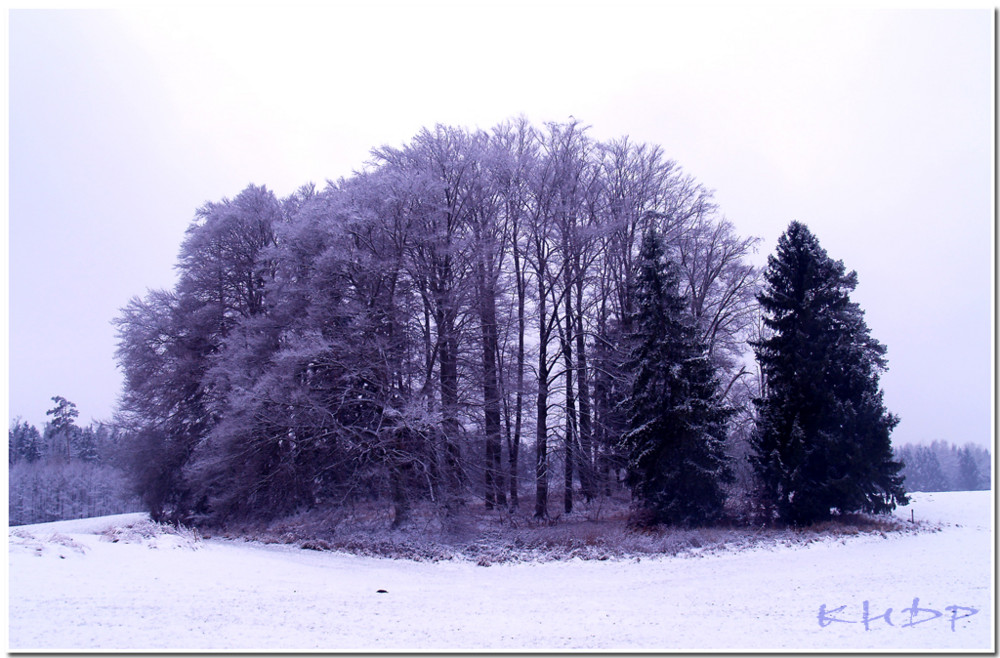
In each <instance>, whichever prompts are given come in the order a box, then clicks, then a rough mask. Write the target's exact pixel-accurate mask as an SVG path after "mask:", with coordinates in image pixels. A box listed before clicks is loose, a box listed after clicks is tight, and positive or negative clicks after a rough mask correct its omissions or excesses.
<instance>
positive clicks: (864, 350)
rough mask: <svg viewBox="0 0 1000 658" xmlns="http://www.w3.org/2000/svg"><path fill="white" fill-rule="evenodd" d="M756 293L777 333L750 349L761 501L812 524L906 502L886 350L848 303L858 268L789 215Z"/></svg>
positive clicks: (767, 322) (786, 517)
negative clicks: (888, 400) (895, 453)
mask: <svg viewBox="0 0 1000 658" xmlns="http://www.w3.org/2000/svg"><path fill="white" fill-rule="evenodd" d="M764 277H765V282H766V285H765V289H764V291H763V292H762V293H761V294H760V295H759V296H758V301H759V302H760V305H761V308H762V310H763V312H764V323H765V325H766V326H767V328H768V329H769V330H770V332H771V335H770V337H768V338H765V339H763V340H761V341H759V342H757V343H754V349H755V352H756V355H757V361H758V362H759V364H760V366H761V370H762V372H763V374H764V377H765V389H764V391H763V393H762V396H761V397H760V398H759V399H757V400H755V405H756V407H757V412H758V419H757V426H756V428H755V432H754V436H753V439H752V442H753V447H754V455H753V457H752V461H753V464H754V467H755V471H756V473H757V476H758V477H759V479H760V482H761V485H762V491H761V494H762V499H763V500H764V501H765V502H766V503H768V504H769V505H773V506H774V508H775V511H776V512H777V513H778V516H779V518H781V519H782V520H783V521H786V522H790V523H793V524H806V523H810V522H813V521H817V520H821V519H825V518H828V517H830V515H831V509H837V510H839V511H840V512H855V511H866V512H887V511H889V510H892V509H894V508H895V506H896V504H897V503H898V504H902V505H905V504H906V503H907V502H908V499H907V497H906V493H905V491H904V490H903V486H902V480H903V479H902V477H901V476H900V475H899V470H900V468H901V465H900V464H899V463H898V462H895V461H893V459H892V450H891V447H890V440H889V435H890V433H891V432H892V430H893V428H894V427H895V426H896V424H897V423H898V422H899V419H898V418H897V417H896V416H894V415H893V414H891V413H889V412H888V411H887V410H886V408H885V406H884V404H883V401H882V391H881V390H880V389H879V375H880V374H881V373H882V372H884V371H885V369H886V360H885V353H886V348H885V346H884V345H882V344H880V343H879V342H878V341H876V340H875V339H873V338H872V337H871V336H870V334H869V330H868V327H867V325H866V324H865V322H864V313H863V311H862V310H861V309H860V307H858V305H857V304H856V303H854V302H852V301H851V300H850V293H851V292H852V291H853V290H854V288H855V287H856V286H857V274H856V273H855V272H850V273H847V272H845V269H844V264H843V262H841V261H834V260H833V259H831V258H830V257H829V256H828V255H827V253H826V251H825V250H824V249H823V248H822V247H820V245H819V241H818V240H817V239H816V237H815V236H813V234H812V233H811V232H810V231H809V229H808V228H807V227H806V226H805V225H803V224H801V223H799V222H792V223H791V224H790V225H789V227H788V229H787V231H786V232H785V234H784V235H782V236H781V238H780V239H779V240H778V250H777V255H776V256H770V257H769V258H768V267H767V271H766V272H765V275H764Z"/></svg>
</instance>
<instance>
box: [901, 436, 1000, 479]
mask: <svg viewBox="0 0 1000 658" xmlns="http://www.w3.org/2000/svg"><path fill="white" fill-rule="evenodd" d="M895 455H896V460H897V461H902V462H903V475H904V476H905V477H906V488H907V490H908V491H985V490H988V489H990V485H991V480H990V464H991V461H990V451H989V450H987V449H986V448H983V447H981V446H977V445H973V444H971V443H967V444H965V445H964V446H962V447H961V448H960V447H958V446H957V445H955V444H952V443H948V442H946V441H934V442H933V443H931V444H930V445H929V446H926V445H915V444H911V443H907V444H904V445H902V446H900V447H898V448H896V449H895Z"/></svg>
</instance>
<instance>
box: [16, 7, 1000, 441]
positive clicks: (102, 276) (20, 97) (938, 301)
mask: <svg viewBox="0 0 1000 658" xmlns="http://www.w3.org/2000/svg"><path fill="white" fill-rule="evenodd" d="M993 21H994V17H993V13H992V11H991V10H989V9H981V10H971V11H955V10H882V11H877V10H873V11H869V10H861V9H859V8H845V9H836V8H830V9H827V10H824V11H820V10H817V9H812V8H808V9H801V10H794V9H789V8H761V7H746V8H742V7H740V6H738V5H737V6H727V7H725V8H723V9H719V8H716V9H711V10H697V9H692V8H683V9H681V8H678V7H675V6H673V5H669V4H667V3H658V2H647V3H632V4H630V3H627V2H614V3H612V2H591V3H586V2H560V3H553V2H550V3H545V2H530V3H528V2H525V3H519V2H498V3H489V2H477V3H471V2H462V3H459V2H452V3H449V2H437V3H423V2H421V3H417V2H412V3H406V4H403V3H377V2H365V3H363V4H360V3H359V4H347V3H341V4H334V5H332V8H327V9H325V10H323V11H320V10H318V9H307V8H301V9H295V10H288V9H280V10H278V9H274V10H268V9H260V8H258V9H244V8H239V9H237V8H219V9H211V10H210V9H204V10H203V9H190V8H187V9H181V10H172V11H168V10H162V11H139V10H128V11H116V12H104V11H102V12H95V11H25V10H21V11H13V12H12V13H11V15H10V22H9V28H10V33H9V39H10V51H9V52H10V60H9V64H10V69H9V71H10V73H9V118H10V141H9V149H10V165H9V166H10V190H9V193H10V205H9V250H10V254H9V258H10V261H9V262H10V267H9V277H10V280H9V283H10V288H9V290H10V295H9V318H10V322H9V332H10V334H9V350H10V359H9V364H10V365H9V368H10V370H9V391H10V395H9V404H10V408H9V412H10V417H12V418H13V417H17V416H20V417H23V418H24V419H25V420H27V421H29V422H31V423H33V424H36V425H38V426H39V428H41V426H42V425H43V424H44V422H45V421H46V416H45V411H46V410H47V409H49V408H51V407H52V406H53V405H52V402H51V400H50V398H51V397H52V396H54V395H62V396H64V397H66V398H68V399H70V400H72V401H73V402H75V403H76V404H77V405H78V407H79V410H80V419H79V420H80V422H81V424H86V423H88V422H90V421H91V420H100V419H107V418H109V417H110V416H111V414H112V412H113V409H114V406H115V404H116V400H117V397H118V395H119V393H120V390H121V375H120V372H119V371H118V369H117V368H116V365H115V362H114V350H115V343H116V337H115V332H114V329H113V327H112V325H111V321H112V319H113V318H114V317H115V316H116V315H117V314H118V310H119V309H120V308H121V307H122V306H124V305H125V304H126V303H127V302H128V300H129V298H130V297H132V296H134V295H143V294H145V292H146V290H147V289H155V288H164V287H170V286H172V285H173V283H174V281H175V272H174V270H173V264H174V262H175V260H176V256H177V252H178V249H179V246H180V243H181V240H182V237H183V233H184V229H185V228H186V227H187V225H188V223H189V222H190V221H191V219H192V218H193V216H194V212H195V210H196V208H197V207H199V206H201V205H202V204H203V203H204V202H206V201H209V200H216V201H217V200H220V199H221V198H223V197H230V198H231V197H233V196H235V195H236V194H238V193H239V192H240V190H242V189H243V188H244V187H246V185H247V184H249V183H255V184H263V185H267V186H268V187H269V188H271V189H272V190H274V191H275V192H276V193H277V194H278V195H279V196H284V195H287V194H289V193H291V192H292V191H294V190H295V189H296V188H297V187H299V186H300V185H302V184H304V183H307V182H310V181H312V182H316V183H318V184H322V183H323V182H324V181H325V180H327V179H336V178H339V177H341V176H346V175H350V173H351V172H352V170H355V169H358V168H360V167H362V166H363V165H364V163H365V161H366V160H367V158H368V152H369V150H370V149H371V148H373V147H376V146H380V145H383V144H391V145H399V144H401V143H402V142H404V141H407V140H408V139H409V138H410V137H412V136H413V135H414V134H415V133H416V132H417V131H418V130H419V129H420V128H421V127H423V126H432V125H433V124H435V123H446V124H453V125H459V126H465V127H469V128H476V127H479V128H484V129H487V128H490V127H492V126H493V125H494V124H496V123H498V122H500V121H502V120H504V119H508V118H512V117H515V116H517V115H519V114H524V115H525V116H526V117H528V118H529V119H530V120H531V121H532V122H533V123H535V124H536V125H540V124H541V123H542V122H543V121H547V120H555V121H565V120H567V119H568V118H569V116H570V115H573V116H575V117H576V118H577V119H579V120H581V121H582V122H584V123H586V124H589V125H590V126H592V128H591V134H592V135H593V136H594V137H595V138H598V139H605V138H614V137H620V136H622V135H626V134H627V135H630V136H631V138H632V139H633V140H635V141H640V142H651V143H656V144H660V145H662V146H663V148H664V149H665V151H666V153H667V154H668V156H669V157H671V158H673V159H674V160H676V161H677V162H678V163H679V164H680V165H681V166H682V167H683V168H684V169H685V170H686V171H687V172H688V173H689V174H691V175H693V176H694V177H695V178H697V179H698V181H700V182H701V183H702V184H704V185H705V186H706V187H709V188H711V189H714V190H715V191H716V200H717V201H718V203H719V204H720V206H721V209H722V212H723V213H724V214H725V215H726V217H728V218H729V219H730V220H731V221H732V222H733V223H734V224H735V226H736V227H737V228H738V230H739V231H740V232H741V233H743V234H746V235H756V236H759V237H761V238H762V239H763V243H762V248H761V253H760V254H759V258H758V261H759V262H760V263H761V264H763V262H764V260H765V259H766V256H767V254H768V253H770V252H772V251H773V250H774V247H775V244H776V242H777V239H778V236H779V235H780V234H781V232H782V231H783V230H784V229H785V228H786V227H787V225H788V223H789V222H790V221H792V220H799V221H802V222H804V223H806V224H807V225H808V226H809V227H810V228H811V229H812V231H813V232H814V233H815V234H816V235H817V237H818V238H819V240H820V243H821V244H822V245H823V246H824V247H825V248H826V249H827V251H828V253H829V254H830V255H831V256H833V257H834V258H837V259H842V260H843V261H844V263H845V264H846V265H847V267H848V269H854V270H856V271H857V272H858V276H859V280H860V284H859V286H858V288H857V291H856V293H855V295H854V299H855V301H857V302H859V303H860V304H861V306H862V308H863V309H865V311H866V314H867V319H868V325H869V327H870V328H871V330H872V334H873V335H874V336H875V337H876V338H877V339H878V340H880V341H881V342H883V343H885V344H886V345H887V346H888V349H889V353H888V358H889V366H890V370H889V372H888V373H886V374H885V375H884V376H883V378H882V385H883V388H884V389H885V396H886V402H887V406H888V407H889V409H890V410H891V411H893V412H894V413H897V414H899V415H900V416H901V418H902V422H901V423H900V425H899V427H898V428H897V429H896V431H895V433H894V436H893V440H894V442H895V443H896V444H900V443H906V442H929V441H931V440H934V439H945V440H948V441H953V442H956V443H960V444H961V443H965V442H968V441H972V442H975V443H977V444H980V445H988V444H989V442H990V433H991V424H990V417H991V400H992V393H991V384H992V370H991V368H992V362H993V359H992V337H991V319H992V317H993V315H992V300H993V291H992V282H993V261H992V259H993V249H992V245H993V226H994V214H993V213H994V209H993V206H992V199H993V177H994V169H993V161H994V160H993V145H994V135H993V112H994V108H993V104H992V103H993V102H992V99H993V81H994V68H993V61H994V51H993V40H994V34H993Z"/></svg>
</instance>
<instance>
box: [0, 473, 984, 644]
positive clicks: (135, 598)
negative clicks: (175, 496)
mask: <svg viewBox="0 0 1000 658" xmlns="http://www.w3.org/2000/svg"><path fill="white" fill-rule="evenodd" d="M914 498H915V500H914V502H913V503H912V504H911V506H910V507H907V508H901V509H900V510H899V512H898V513H899V515H900V516H903V517H905V518H907V519H909V518H910V509H913V510H914V511H915V516H916V518H917V519H918V520H921V519H922V520H924V521H927V522H930V523H931V524H934V523H940V524H941V525H940V530H939V531H937V532H934V531H927V532H921V533H917V534H889V535H887V537H886V538H882V537H879V536H878V535H874V536H858V537H847V538H843V537H842V538H837V539H830V540H827V541H822V542H814V543H811V544H807V545H796V546H778V547H775V546H771V547H758V548H754V549H749V550H743V551H738V552H729V553H721V554H705V555H701V556H699V555H694V556H684V557H663V558H656V559H647V558H643V559H642V560H641V561H638V562H637V561H635V560H631V561H606V562H599V561H586V562H585V561H581V560H570V561H566V562H546V563H512V564H498V565H494V566H490V567H480V566H476V565H475V564H474V563H472V562H469V561H448V562H438V563H428V562H410V561H394V560H388V559H383V558H368V557H355V556H350V555H344V554H339V553H330V552H316V551H307V550H301V549H298V548H294V547H291V546H283V545H281V546H279V545H262V544H255V543H244V542H234V541H222V540H197V539H196V538H194V537H193V536H192V535H185V534H181V535H171V534H158V535H157V534H155V533H149V532H147V533H145V534H146V535H147V536H143V532H142V524H140V526H139V527H138V528H137V529H135V530H132V531H119V532H118V533H117V539H118V541H116V542H112V541H111V540H110V539H111V538H110V537H109V536H108V533H105V534H104V535H102V534H101V533H102V531H105V530H106V529H107V528H109V527H118V528H122V527H124V526H126V525H127V524H129V523H130V522H135V521H136V520H138V519H140V518H142V517H141V515H123V516H120V517H105V518H103V519H89V520H88V519H85V520H80V521H68V522H58V523H48V524H40V525H35V526H21V527H19V528H12V529H11V530H10V549H9V550H10V579H9V587H10V594H9V605H10V607H9V614H10V618H9V619H10V624H9V649H10V650H11V651H18V650H33V649H43V650H75V649H132V650H144V649H174V650H188V649H195V650H196V649H234V650H238V649H245V650H249V649H266V650H281V649H285V650H295V649H320V650H351V649H354V650H377V651H390V650H435V649H436V650H444V649H458V650H477V649H492V650H502V649H529V650H538V651H546V650H557V649H570V648H575V649H581V648H592V649H616V650H628V649H633V650H660V651H669V650H762V649H764V650H766V649H771V650H824V651H838V650H866V649H867V650H884V649H895V650H946V649H958V650H962V649H966V650H968V649H972V650H987V651H992V650H993V649H994V644H993V637H994V634H993V628H994V610H993V584H992V583H993V568H992V565H993V524H992V519H993V508H992V495H991V494H990V492H967V493H966V492H962V493H934V494H916V495H915V496H914ZM146 526H147V529H148V528H149V524H146ZM380 589H384V590H386V592H385V593H379V592H378V590H380ZM866 606H867V623H865V616H866V614H865V610H866ZM888 608H891V612H890V613H889V614H888V615H887V614H886V611H887V609H888ZM973 610H974V611H975V612H973ZM834 620H837V621H834Z"/></svg>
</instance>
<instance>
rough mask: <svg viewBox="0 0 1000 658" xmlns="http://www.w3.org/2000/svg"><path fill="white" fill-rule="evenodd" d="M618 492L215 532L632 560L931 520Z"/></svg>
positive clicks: (377, 509) (385, 550) (377, 552)
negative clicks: (719, 504)
mask: <svg viewBox="0 0 1000 658" xmlns="http://www.w3.org/2000/svg"><path fill="white" fill-rule="evenodd" d="M632 518H633V516H632V512H631V510H630V507H629V504H628V503H627V502H626V501H621V500H617V501H616V500H612V501H608V500H603V501H601V502H593V503H583V504H579V505H577V511H574V512H573V513H571V514H562V515H558V516H553V517H552V518H550V519H547V520H538V519H535V518H533V516H532V515H531V513H530V511H510V510H506V509H504V510H497V509H494V510H487V509H486V508H485V507H484V506H483V504H482V503H478V504H476V503H465V504H462V505H457V506H452V507H451V508H450V509H443V508H441V507H439V506H435V505H431V504H427V505H416V506H414V507H413V508H412V509H411V510H410V511H409V514H408V516H407V519H406V520H405V521H403V522H401V523H395V522H394V521H395V519H393V518H392V515H391V512H389V511H388V510H386V508H385V506H384V505H376V504H374V503H373V504H371V505H355V506H353V507H352V508H350V509H340V510H326V511H318V510H313V511H309V512H304V513H301V514H297V515H294V516H289V517H285V518H283V519H280V520H276V521H272V522H270V523H267V524H244V525H231V526H229V527H227V528H226V529H221V530H217V531H215V532H214V533H213V534H215V536H217V537H223V538H229V539H242V540H247V541H260V542H264V543H272V544H273V543H280V544H291V545H298V546H299V547H300V548H302V549H304V550H316V551H341V552H347V553H351V554H355V555H365V556H373V557H387V558H394V559H406V560H415V561H439V560H451V559H464V560H470V561H473V562H475V563H476V564H478V565H480V566H490V565H493V564H499V563H505V562H528V561H532V562H546V561H552V560H568V559H574V558H579V559H583V560H641V559H642V558H654V557H661V556H681V557H692V558H694V557H698V556H702V555H707V554H717V553H724V552H736V551H744V550H748V549H755V548H765V549H766V548H775V547H780V546H803V545H807V544H810V543H813V542H817V541H841V542H844V541H847V540H849V539H851V538H854V537H864V536H867V537H876V538H888V537H889V536H890V535H895V534H912V533H917V532H927V531H932V532H936V531H939V530H940V527H937V526H935V525H933V524H927V523H919V522H918V523H911V522H909V521H904V520H902V519H899V518H898V517H895V516H891V515H865V514H849V515H842V516H839V517H835V518H834V519H833V520H830V521H826V522H823V523H820V524H816V525H813V526H808V527H804V528H777V527H760V526H758V527H754V526H749V525H747V524H746V523H738V522H735V521H730V522H726V523H722V524H718V525H714V526H711V527H703V528H677V527H665V526H655V527H636V526H634V525H633V524H632V523H631V520H632Z"/></svg>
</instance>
